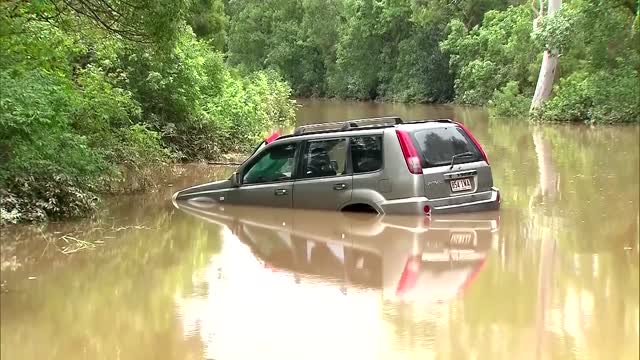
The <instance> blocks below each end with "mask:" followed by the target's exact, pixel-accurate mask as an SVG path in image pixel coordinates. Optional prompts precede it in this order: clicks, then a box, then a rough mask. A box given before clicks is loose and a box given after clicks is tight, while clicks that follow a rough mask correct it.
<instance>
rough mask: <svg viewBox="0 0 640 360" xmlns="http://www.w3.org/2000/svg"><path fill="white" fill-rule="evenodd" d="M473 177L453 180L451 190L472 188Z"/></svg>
mask: <svg viewBox="0 0 640 360" xmlns="http://www.w3.org/2000/svg"><path fill="white" fill-rule="evenodd" d="M471 189H472V187H471V178H464V179H458V180H451V191H453V192H457V191H464V190H471Z"/></svg>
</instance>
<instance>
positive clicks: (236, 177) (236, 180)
mask: <svg viewBox="0 0 640 360" xmlns="http://www.w3.org/2000/svg"><path fill="white" fill-rule="evenodd" d="M230 180H231V186H233V187H239V186H240V185H242V177H241V176H240V173H239V172H237V171H234V172H233V174H231V179H230Z"/></svg>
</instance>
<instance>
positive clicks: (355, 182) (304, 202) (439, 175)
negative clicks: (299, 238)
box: [173, 117, 500, 214]
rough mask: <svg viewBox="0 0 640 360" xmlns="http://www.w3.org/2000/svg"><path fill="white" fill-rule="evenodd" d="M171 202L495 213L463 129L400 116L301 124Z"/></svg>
mask: <svg viewBox="0 0 640 360" xmlns="http://www.w3.org/2000/svg"><path fill="white" fill-rule="evenodd" d="M173 200H174V202H175V201H182V200H198V201H211V202H218V203H229V204H236V205H257V206H271V207H284V208H310V209H323V210H342V211H366V212H377V213H379V214H431V213H452V212H469V211H481V210H496V209H498V208H499V207H500V192H499V190H498V189H497V188H495V187H494V186H493V177H492V174H491V167H490V165H489V160H488V158H487V154H486V153H485V152H484V150H483V149H482V146H480V143H479V142H478V141H477V140H476V139H475V138H474V136H473V135H472V134H471V132H470V131H469V130H468V129H467V128H466V127H465V126H464V125H462V124H461V123H458V122H455V121H452V120H448V119H440V120H422V121H412V122H404V121H402V119H400V118H399V117H384V118H370V119H358V120H348V121H344V122H338V123H324V124H314V125H306V126H300V127H298V128H296V129H295V131H294V133H293V134H291V135H285V136H281V137H277V138H276V137H274V136H272V137H270V138H269V139H267V140H265V141H264V142H263V143H262V144H261V145H260V146H258V148H256V151H255V152H254V153H253V155H251V156H250V157H249V159H247V160H246V161H245V162H244V163H243V164H242V165H240V167H239V168H238V169H237V171H236V172H234V173H233V175H232V176H231V178H230V179H227V180H223V181H217V182H211V183H207V184H203V185H198V186H193V187H190V188H187V189H184V190H181V191H179V192H177V193H175V194H174V196H173Z"/></svg>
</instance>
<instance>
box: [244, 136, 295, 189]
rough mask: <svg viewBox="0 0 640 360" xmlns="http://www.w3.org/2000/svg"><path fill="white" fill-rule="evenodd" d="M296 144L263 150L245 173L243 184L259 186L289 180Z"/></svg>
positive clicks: (293, 163)
mask: <svg viewBox="0 0 640 360" xmlns="http://www.w3.org/2000/svg"><path fill="white" fill-rule="evenodd" d="M295 154H296V144H283V145H278V146H274V147H272V148H271V149H268V150H265V151H264V153H262V155H261V156H260V158H259V159H258V160H257V161H256V162H254V163H253V164H252V165H250V166H249V168H248V169H247V170H246V171H245V173H244V177H243V179H242V183H243V184H260V183H268V182H275V181H285V180H289V179H291V176H292V172H293V168H294V166H295V161H294V159H295Z"/></svg>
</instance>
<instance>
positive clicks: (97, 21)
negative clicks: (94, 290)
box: [0, 0, 640, 223]
mask: <svg viewBox="0 0 640 360" xmlns="http://www.w3.org/2000/svg"><path fill="white" fill-rule="evenodd" d="M560 5H561V6H560ZM0 41H1V49H0V50H1V52H0V84H1V87H2V88H1V91H2V93H1V98H0V192H1V193H0V196H1V200H0V211H1V215H2V216H1V219H2V221H3V222H5V223H7V222H9V223H13V222H19V221H24V220H27V221H30V220H44V219H47V218H61V217H70V216H78V215H83V214H86V213H87V212H88V211H89V210H90V209H92V208H94V207H95V204H96V199H97V197H96V194H102V193H105V192H115V191H120V190H122V183H123V179H124V178H134V179H135V183H137V184H139V186H140V187H144V186H145V185H148V184H151V183H153V174H154V172H156V170H155V169H158V168H159V167H161V166H162V165H163V164H166V163H168V162H172V161H192V160H197V159H211V158H216V157H218V156H220V154H222V153H225V152H238V151H244V150H246V149H248V148H250V147H252V146H254V145H255V143H256V141H257V140H258V139H259V138H260V137H261V136H263V135H264V131H266V130H268V129H270V128H273V127H276V126H281V125H288V124H291V122H292V121H293V118H294V104H293V102H292V101H291V100H290V98H291V96H292V95H294V96H300V97H314V96H317V97H335V98H349V99H358V100H382V101H400V102H422V103H450V102H456V103H461V104H472V105H480V106H488V107H489V108H490V109H491V111H492V113H493V114H494V115H495V116H510V117H514V116H516V117H523V118H527V117H528V118H532V119H538V120H546V121H572V122H586V123H625V122H635V123H638V122H639V121H640V85H639V84H640V77H639V72H640V20H639V10H638V5H637V3H636V1H634V0H562V1H561V0H544V1H543V0H534V1H533V2H530V1H523V0H457V1H449V0H429V1H422V0H393V1H392V0H242V1H240V0H33V1H22V0H9V1H3V2H2V3H0ZM543 62H544V65H543V66H542V70H543V71H541V64H543ZM545 74H552V76H550V77H549V76H545ZM532 99H534V101H533V102H532Z"/></svg>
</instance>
